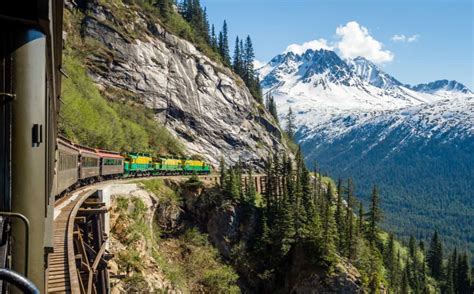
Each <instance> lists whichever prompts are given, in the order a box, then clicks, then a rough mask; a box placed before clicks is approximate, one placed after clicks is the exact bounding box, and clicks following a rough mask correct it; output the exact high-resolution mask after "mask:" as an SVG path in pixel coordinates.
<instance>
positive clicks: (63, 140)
mask: <svg viewBox="0 0 474 294" xmlns="http://www.w3.org/2000/svg"><path fill="white" fill-rule="evenodd" d="M57 141H58V145H62V146H65V147H68V148H71V149H74V150H75V151H78V152H79V149H78V148H77V147H76V146H75V145H74V143H72V142H71V141H70V140H68V139H66V138H64V137H61V136H58V139H57Z"/></svg>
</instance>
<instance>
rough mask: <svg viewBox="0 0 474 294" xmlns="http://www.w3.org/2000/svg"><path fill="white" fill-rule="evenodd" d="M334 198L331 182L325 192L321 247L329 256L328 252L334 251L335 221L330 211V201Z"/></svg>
mask: <svg viewBox="0 0 474 294" xmlns="http://www.w3.org/2000/svg"><path fill="white" fill-rule="evenodd" d="M333 198H334V195H333V188H332V185H331V182H329V184H328V188H327V192H326V201H325V205H324V206H325V209H324V218H323V228H324V231H323V238H324V243H323V246H324V248H325V253H326V254H329V253H330V252H332V251H334V249H335V245H334V235H335V233H336V232H335V226H336V225H335V221H334V215H333V213H332V209H331V203H332V199H333Z"/></svg>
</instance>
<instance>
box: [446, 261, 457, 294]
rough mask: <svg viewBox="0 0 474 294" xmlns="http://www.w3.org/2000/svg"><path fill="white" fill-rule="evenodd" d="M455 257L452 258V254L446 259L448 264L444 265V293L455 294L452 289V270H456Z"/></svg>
mask: <svg viewBox="0 0 474 294" xmlns="http://www.w3.org/2000/svg"><path fill="white" fill-rule="evenodd" d="M455 266H456V259H453V258H452V256H450V258H449V259H448V265H447V267H446V279H445V280H446V281H445V286H444V293H446V294H455V289H454V283H455V282H454V271H455V270H456V268H455Z"/></svg>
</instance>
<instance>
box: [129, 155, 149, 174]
mask: <svg viewBox="0 0 474 294" xmlns="http://www.w3.org/2000/svg"><path fill="white" fill-rule="evenodd" d="M124 171H125V174H143V173H151V172H153V171H154V167H153V158H152V157H151V156H150V155H149V154H146V153H127V154H126V155H125V164H124Z"/></svg>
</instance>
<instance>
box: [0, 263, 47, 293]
mask: <svg viewBox="0 0 474 294" xmlns="http://www.w3.org/2000/svg"><path fill="white" fill-rule="evenodd" d="M0 280H2V281H6V282H8V283H9V284H11V285H13V286H15V287H17V288H18V289H20V290H21V291H23V293H31V294H40V291H39V290H38V288H37V287H36V286H35V284H33V282H31V281H30V280H28V279H27V278H25V277H24V276H22V275H20V274H19V273H17V272H15V271H12V270H9V269H6V268H0Z"/></svg>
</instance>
